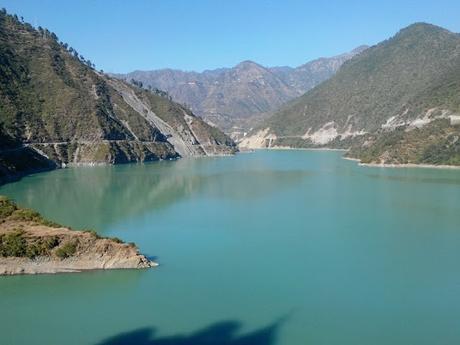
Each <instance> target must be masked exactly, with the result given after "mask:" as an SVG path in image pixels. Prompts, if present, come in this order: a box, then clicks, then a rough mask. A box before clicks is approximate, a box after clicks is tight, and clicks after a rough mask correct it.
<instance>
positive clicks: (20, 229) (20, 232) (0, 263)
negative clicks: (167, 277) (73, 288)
mask: <svg viewBox="0 0 460 345" xmlns="http://www.w3.org/2000/svg"><path fill="white" fill-rule="evenodd" d="M157 265H158V264H157V263H155V262H153V261H150V260H149V259H148V258H147V257H146V256H144V255H142V254H140V253H139V250H138V248H137V247H136V245H135V244H133V243H129V244H128V243H124V242H123V241H121V240H120V239H118V238H104V237H100V236H99V235H98V234H97V233H96V232H94V231H88V230H87V231H76V230H71V229H70V228H68V227H63V226H61V225H59V224H56V223H53V222H51V221H49V220H46V219H44V218H43V217H42V216H41V215H40V214H39V213H38V212H35V211H33V210H30V209H25V208H20V207H18V206H17V205H16V204H15V203H14V202H13V201H11V200H9V199H8V198H6V197H1V196H0V275H15V274H40V273H62V272H81V271H86V270H97V269H123V268H124V269H126V268H131V269H141V268H149V267H155V266H157Z"/></svg>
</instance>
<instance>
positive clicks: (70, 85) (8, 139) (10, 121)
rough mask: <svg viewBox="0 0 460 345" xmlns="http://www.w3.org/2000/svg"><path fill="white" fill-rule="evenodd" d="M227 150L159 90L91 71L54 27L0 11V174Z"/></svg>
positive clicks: (217, 134) (219, 137)
mask: <svg viewBox="0 0 460 345" xmlns="http://www.w3.org/2000/svg"><path fill="white" fill-rule="evenodd" d="M234 151H235V146H234V143H233V141H232V140H231V139H230V138H228V137H227V136H226V135H225V134H223V133H222V132H221V131H220V130H218V129H217V128H215V127H212V126H210V125H208V124H206V123H205V122H204V121H203V120H201V119H200V118H198V117H196V116H195V115H193V113H192V112H191V111H190V110H189V109H187V108H186V107H184V106H182V105H180V104H178V103H175V102H173V101H171V99H170V98H169V97H167V95H165V94H164V93H162V92H156V91H155V92H152V91H149V90H145V89H142V88H141V87H137V86H134V85H130V84H128V83H125V82H123V81H121V80H118V79H113V78H110V77H108V76H107V75H104V74H103V73H100V72H97V71H95V70H94V68H93V64H92V62H91V61H89V60H85V59H84V58H83V57H82V56H81V55H79V54H78V53H77V52H76V51H75V50H74V49H73V48H71V47H69V46H68V45H67V44H64V43H61V42H59V41H58V39H57V37H56V35H55V34H53V33H51V32H49V31H48V30H46V29H42V28H38V30H36V29H34V28H33V27H32V26H31V25H30V24H27V23H23V22H21V21H19V20H18V18H17V17H16V16H11V15H8V14H7V13H6V11H2V12H0V178H4V177H6V176H9V175H15V174H22V173H27V172H30V171H34V170H44V169H52V168H55V167H59V166H62V165H67V164H82V163H83V164H97V163H113V164H116V163H125V162H140V161H150V160H157V159H169V158H175V157H179V156H199V155H214V154H228V153H232V152H234Z"/></svg>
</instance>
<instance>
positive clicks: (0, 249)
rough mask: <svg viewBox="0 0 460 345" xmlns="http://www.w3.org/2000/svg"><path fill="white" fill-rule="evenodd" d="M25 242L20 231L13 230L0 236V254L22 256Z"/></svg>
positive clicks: (25, 248)
mask: <svg viewBox="0 0 460 345" xmlns="http://www.w3.org/2000/svg"><path fill="white" fill-rule="evenodd" d="M26 251H27V242H26V240H25V238H24V237H23V232H22V231H18V230H16V231H13V232H10V233H8V234H5V235H3V236H1V237H0V256H4V257H8V256H15V257H22V256H25V255H26Z"/></svg>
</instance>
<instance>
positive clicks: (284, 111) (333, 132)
mask: <svg viewBox="0 0 460 345" xmlns="http://www.w3.org/2000/svg"><path fill="white" fill-rule="evenodd" d="M459 113H460V36H459V35H458V34H456V33H452V32H449V31H447V30H445V29H443V28H440V27H437V26H434V25H430V24H425V23H417V24H413V25H411V26H409V27H407V28H405V29H403V30H401V31H400V32H398V33H397V34H396V35H395V36H394V37H392V38H391V39H388V40H386V41H384V42H381V43H380V44H378V45H376V46H373V47H371V48H369V49H367V50H365V51H364V52H362V53H361V54H359V55H357V56H355V57H353V58H352V59H351V60H348V61H347V62H345V63H344V64H343V66H342V67H341V68H340V70H339V71H338V72H337V73H336V74H335V75H334V76H333V77H332V78H330V79H329V80H327V81H325V82H324V83H322V84H320V85H318V86H317V87H315V88H314V89H312V90H310V91H309V92H307V93H306V94H304V95H303V96H301V97H299V98H297V99H295V100H293V101H291V102H290V103H289V104H287V105H285V106H284V107H282V108H281V109H280V110H279V111H278V112H276V113H275V114H274V115H273V116H272V117H270V118H269V119H267V120H266V121H264V122H263V123H262V124H261V125H260V126H259V127H258V128H257V129H255V130H254V131H253V132H252V133H250V134H249V135H248V137H246V138H245V139H244V140H243V142H242V143H241V145H242V146H248V147H267V146H289V147H312V146H316V147H324V146H327V147H346V148H348V147H350V146H352V150H351V152H350V154H351V155H353V156H355V157H358V158H363V161H366V162H369V163H370V162H373V163H434V164H443V163H448V164H454V163H455V164H459V163H460V162H459V161H458V160H459V159H460V152H459V144H458V141H457V140H458V135H460V132H459V127H458V125H457V123H458V116H459V115H458V114H459ZM426 135H429V138H428V137H424V136H426ZM404 151H405V152H404ZM441 151H445V152H450V153H449V154H447V156H446V157H444V156H443V157H444V158H442V159H440V160H438V161H436V159H434V158H433V157H432V155H433V152H441ZM430 152H431V153H430Z"/></svg>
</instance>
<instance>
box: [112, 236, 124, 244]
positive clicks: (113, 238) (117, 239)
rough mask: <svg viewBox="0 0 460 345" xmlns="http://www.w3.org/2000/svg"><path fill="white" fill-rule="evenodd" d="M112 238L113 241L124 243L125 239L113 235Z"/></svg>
mask: <svg viewBox="0 0 460 345" xmlns="http://www.w3.org/2000/svg"><path fill="white" fill-rule="evenodd" d="M110 239H111V240H112V241H113V242H115V243H123V241H122V240H120V239H119V238H118V237H112V238H110Z"/></svg>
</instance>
